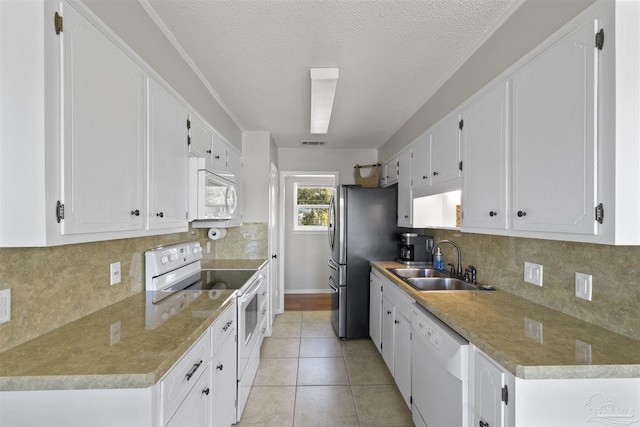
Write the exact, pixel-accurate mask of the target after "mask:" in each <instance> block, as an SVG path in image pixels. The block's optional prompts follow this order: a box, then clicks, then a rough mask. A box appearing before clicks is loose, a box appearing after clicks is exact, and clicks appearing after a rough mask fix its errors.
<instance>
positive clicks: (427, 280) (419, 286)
mask: <svg viewBox="0 0 640 427" xmlns="http://www.w3.org/2000/svg"><path fill="white" fill-rule="evenodd" d="M387 270H389V271H390V272H391V273H393V274H394V275H395V276H397V277H399V278H400V279H402V280H403V281H404V282H405V283H407V284H409V286H411V287H413V288H414V289H416V290H418V291H429V292H432V291H477V290H478V289H479V288H480V289H483V290H494V289H493V288H489V287H485V286H481V287H478V286H476V285H474V284H472V283H469V282H466V281H464V280H461V279H458V278H456V277H450V276H449V275H448V274H447V273H445V272H443V271H438V270H434V269H432V268H409V267H407V268H388V269H387Z"/></svg>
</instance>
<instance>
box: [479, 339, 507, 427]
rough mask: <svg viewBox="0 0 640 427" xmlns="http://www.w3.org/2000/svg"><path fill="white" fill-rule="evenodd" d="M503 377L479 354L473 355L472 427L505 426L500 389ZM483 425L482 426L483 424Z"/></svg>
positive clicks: (499, 370)
mask: <svg viewBox="0 0 640 427" xmlns="http://www.w3.org/2000/svg"><path fill="white" fill-rule="evenodd" d="M504 384H505V375H504V372H503V371H502V369H500V368H498V367H497V366H496V365H494V364H493V363H492V362H491V361H490V360H489V359H487V357H486V356H485V355H483V354H481V353H479V352H477V351H476V352H475V353H474V373H473V414H472V417H473V422H472V423H471V425H473V426H487V427H502V426H504V425H505V413H504V405H503V403H502V387H504ZM483 423H484V424H483Z"/></svg>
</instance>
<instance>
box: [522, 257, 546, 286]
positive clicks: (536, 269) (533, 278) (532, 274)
mask: <svg viewBox="0 0 640 427" xmlns="http://www.w3.org/2000/svg"><path fill="white" fill-rule="evenodd" d="M524 281H525V282H527V283H531V284H533V285H536V286H542V265H541V264H534V263H532V262H526V261H525V263H524Z"/></svg>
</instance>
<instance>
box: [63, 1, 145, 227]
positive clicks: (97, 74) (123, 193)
mask: <svg viewBox="0 0 640 427" xmlns="http://www.w3.org/2000/svg"><path fill="white" fill-rule="evenodd" d="M64 25H65V31H64V32H63V33H61V34H60V36H59V37H60V41H61V43H62V46H61V49H62V51H63V56H64V65H63V71H62V80H63V81H62V87H63V94H62V96H63V104H64V106H63V111H64V123H63V129H64V130H63V137H62V153H63V154H62V156H63V172H62V202H63V203H64V205H65V215H64V220H62V222H61V232H62V234H79V233H95V232H105V231H126V230H140V229H142V228H144V212H145V204H144V164H145V162H144V158H145V157H144V156H145V153H144V135H145V131H144V123H145V98H144V90H145V76H144V74H143V72H142V70H141V69H140V68H139V67H138V66H137V65H136V64H135V63H134V62H133V61H132V60H131V59H130V58H129V57H128V56H127V55H125V53H124V52H123V51H122V50H120V49H119V48H118V47H117V46H116V45H115V44H113V43H112V42H111V40H109V39H108V38H107V37H106V36H105V35H104V34H103V33H102V32H101V31H99V30H98V29H97V28H96V27H94V26H93V24H91V23H90V22H89V21H88V20H86V19H85V18H84V17H83V16H82V15H81V14H80V13H78V12H77V11H76V10H75V9H73V8H72V7H65V10H64ZM52 209H53V207H52Z"/></svg>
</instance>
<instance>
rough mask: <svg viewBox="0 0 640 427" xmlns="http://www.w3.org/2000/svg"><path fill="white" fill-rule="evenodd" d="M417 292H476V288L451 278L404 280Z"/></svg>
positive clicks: (413, 278)
mask: <svg viewBox="0 0 640 427" xmlns="http://www.w3.org/2000/svg"><path fill="white" fill-rule="evenodd" d="M405 282H407V283H408V284H409V285H411V286H412V287H414V288H415V289H417V290H419V291H476V290H478V287H477V286H474V285H472V284H471V283H468V282H465V281H464V280H460V279H456V278H453V277H410V278H407V279H406V280H405Z"/></svg>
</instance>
